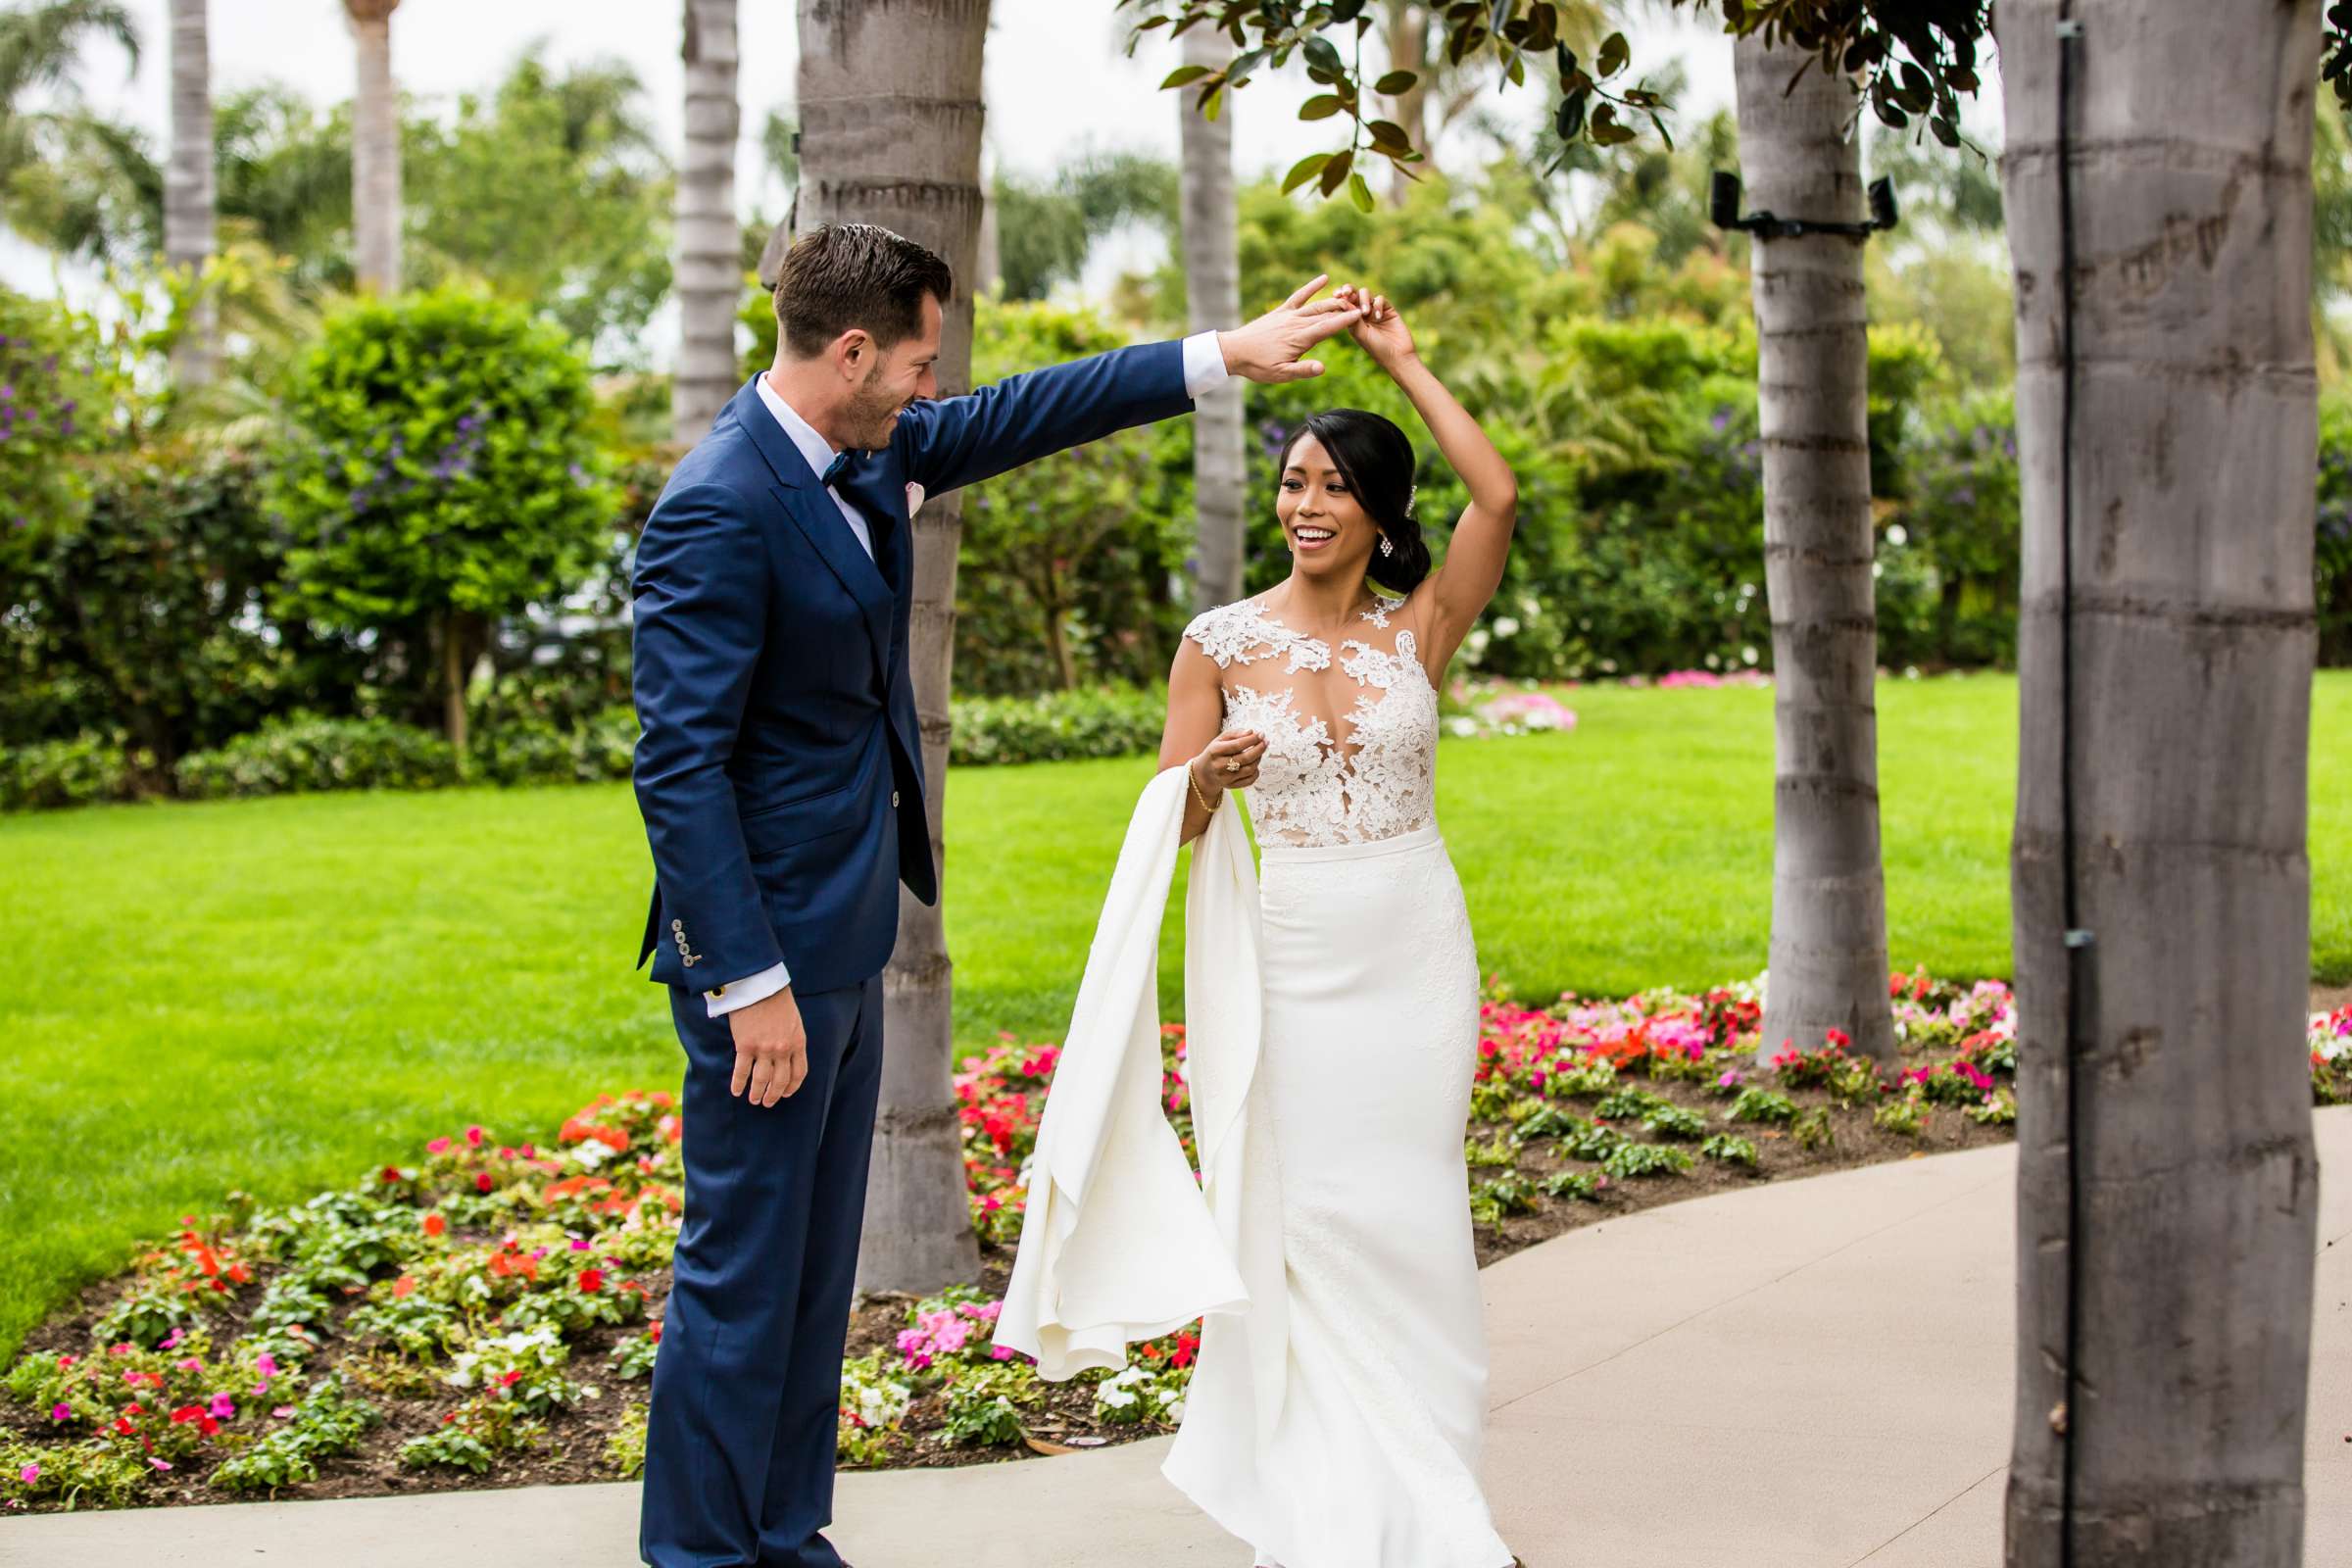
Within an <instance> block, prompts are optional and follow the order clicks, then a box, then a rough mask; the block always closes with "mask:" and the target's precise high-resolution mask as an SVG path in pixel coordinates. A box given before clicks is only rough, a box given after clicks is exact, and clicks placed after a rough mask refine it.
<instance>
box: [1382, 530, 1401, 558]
mask: <svg viewBox="0 0 2352 1568" xmlns="http://www.w3.org/2000/svg"><path fill="white" fill-rule="evenodd" d="M1380 553H1381V554H1382V555H1384V556H1393V555H1395V554H1396V553H1397V546H1396V545H1395V544H1394V543H1393V542H1392V541H1391V540H1390V538H1389V536H1388V535H1387V534H1385V533H1384V534H1382V535H1381V536H1380Z"/></svg>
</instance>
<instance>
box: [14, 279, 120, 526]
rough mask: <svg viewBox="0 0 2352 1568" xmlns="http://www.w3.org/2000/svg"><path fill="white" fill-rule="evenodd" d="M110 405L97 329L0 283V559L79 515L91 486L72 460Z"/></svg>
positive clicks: (98, 430) (89, 443)
mask: <svg viewBox="0 0 2352 1568" xmlns="http://www.w3.org/2000/svg"><path fill="white" fill-rule="evenodd" d="M108 405H109V395H108V393H107V390H106V384H105V381H104V379H103V372H102V368H101V365H100V362H99V354H98V344H97V338H96V332H95V328H94V327H93V326H92V325H91V324H90V323H89V322H88V321H87V320H86V319H83V318H80V317H76V316H74V315H73V313H72V312H71V311H69V310H67V309H65V308H64V307H62V306H60V305H57V304H54V303H52V302H50V301H47V300H35V299H30V298H27V297H26V296H25V295H23V294H19V293H17V292H16V291H14V290H13V289H7V288H0V564H5V565H6V566H8V567H9V568H11V569H12V570H13V568H14V567H15V565H16V564H17V558H18V556H19V554H20V552H22V551H23V550H25V548H27V546H28V545H29V544H30V543H31V542H32V541H33V540H34V539H37V538H39V537H42V536H44V535H47V534H50V533H54V532H57V531H59V530H63V529H67V528H71V527H73V525H74V524H75V523H76V522H78V521H79V519H80V516H81V513H82V510H83V508H84V506H85V505H86V504H87V501H88V496H89V490H88V485H87V482H86V480H85V478H84V476H83V474H82V472H81V469H80V467H79V466H78V465H77V464H75V463H74V462H73V459H75V458H77V457H79V456H81V455H83V454H85V453H88V452H92V451H94V450H96V449H97V447H98V445H99V444H100V441H101V439H102V438H103V436H104V434H105V432H106V427H107V421H106V409H107V407H108Z"/></svg>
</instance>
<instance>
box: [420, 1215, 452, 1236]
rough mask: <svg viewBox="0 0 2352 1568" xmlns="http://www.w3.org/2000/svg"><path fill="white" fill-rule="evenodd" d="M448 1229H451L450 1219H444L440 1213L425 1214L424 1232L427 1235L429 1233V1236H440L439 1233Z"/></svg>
mask: <svg viewBox="0 0 2352 1568" xmlns="http://www.w3.org/2000/svg"><path fill="white" fill-rule="evenodd" d="M447 1229H449V1221H448V1220H446V1219H443V1218H442V1217H441V1216H440V1215H438V1214H427V1215H425V1216H424V1234H425V1235H427V1236H438V1235H440V1234H441V1233H442V1232H443V1231H445V1230H447Z"/></svg>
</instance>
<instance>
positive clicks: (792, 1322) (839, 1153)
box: [638, 975, 882, 1568]
mask: <svg viewBox="0 0 2352 1568" xmlns="http://www.w3.org/2000/svg"><path fill="white" fill-rule="evenodd" d="M796 996H797V993H796ZM797 1000H798V1001H799V1003H800V1008H801V1018H802V1021H803V1022H804V1023H805V1024H806V1025H807V1028H808V1034H809V1076H808V1078H807V1079H806V1080H805V1081H804V1082H803V1083H802V1085H801V1087H800V1089H799V1091H798V1092H797V1093H795V1094H794V1095H793V1096H792V1097H791V1098H790V1099H787V1100H780V1101H778V1102H777V1103H775V1104H773V1105H768V1106H764V1107H763V1106H759V1105H755V1104H753V1103H751V1101H750V1099H749V1094H748V1091H747V1093H746V1098H744V1099H740V1100H739V1099H737V1098H735V1097H734V1096H732V1095H730V1094H729V1093H728V1092H727V1090H728V1085H729V1083H730V1081H731V1080H732V1078H733V1076H734V1071H735V1041H734V1035H733V1033H732V1031H731V1029H730V1027H729V1025H728V1022H727V1020H726V1019H725V1018H724V1017H719V1018H711V1017H709V1016H707V1015H706V1013H707V1009H706V1008H705V1006H704V1005H703V999H702V997H701V996H700V995H699V994H698V993H695V992H692V991H686V990H681V989H678V988H675V987H673V988H671V991H670V1010H671V1012H672V1014H673V1016H674V1017H675V1018H676V1021H677V1027H678V1038H679V1039H680V1040H681V1041H683V1042H684V1043H685V1046H686V1057H687V1066H686V1092H685V1097H684V1103H685V1128H684V1139H683V1152H684V1154H685V1158H686V1206H685V1213H684V1216H683V1225H682V1227H681V1229H680V1231H679V1233H678V1245H677V1254H676V1260H675V1266H674V1277H673V1280H672V1283H671V1285H670V1293H669V1312H668V1316H667V1317H666V1318H665V1319H664V1320H663V1322H662V1348H661V1350H660V1352H659V1353H658V1354H657V1355H656V1357H655V1361H654V1388H653V1409H652V1412H651V1415H650V1417H649V1420H648V1425H647V1431H646V1447H645V1495H644V1511H643V1515H642V1520H641V1525H640V1530H639V1536H638V1551H639V1554H640V1555H641V1556H642V1557H643V1558H644V1559H645V1561H646V1562H648V1563H651V1564H653V1565H654V1568H840V1565H841V1560H842V1559H841V1556H840V1554H839V1553H837V1552H836V1551H834V1549H833V1547H832V1545H831V1544H829V1543H828V1542H826V1541H825V1539H824V1538H823V1537H822V1536H820V1535H819V1534H818V1533H817V1532H818V1531H820V1530H822V1529H823V1528H824V1527H825V1525H826V1524H828V1523H829V1522H830V1521H831V1519H832V1516H833V1453H834V1431H835V1423H836V1421H837V1418H838V1415H837V1413H838V1411H839V1408H840V1402H841V1357H842V1348H843V1344H844V1341H845V1339H846V1337H847V1334H848V1331H849V1320H850V1297H851V1291H852V1287H853V1285H854V1283H855V1281H856V1278H857V1272H858V1230H859V1227H860V1225H861V1223H862V1221H863V1219H864V1215H865V1173H866V1158H867V1155H868V1153H869V1152H870V1151H871V1149H872V1146H873V1138H874V1105H875V1100H876V1097H877V1095H878V1094H879V1092H880V1088H881V1083H882V977H881V976H880V975H875V976H873V977H872V978H870V979H868V980H865V981H863V982H861V983H859V984H858V985H853V986H844V987H841V988H839V989H836V990H831V991H820V992H816V993H813V994H811V995H809V996H800V997H797Z"/></svg>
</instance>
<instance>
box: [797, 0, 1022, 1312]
mask: <svg viewBox="0 0 2352 1568" xmlns="http://www.w3.org/2000/svg"><path fill="white" fill-rule="evenodd" d="M800 31H801V69H800V94H799V96H800V109H801V172H802V178H801V183H800V192H799V200H798V206H797V219H796V221H797V222H798V224H799V225H800V226H801V227H802V228H803V229H809V228H813V227H815V226H817V225H818V224H821V223H826V222H833V221H866V222H878V223H885V224H887V225H889V226H890V227H891V228H893V229H896V230H897V231H899V232H900V233H902V234H905V235H907V237H908V238H909V239H913V240H917V241H919V242H920V243H922V244H924V245H927V246H929V247H930V248H931V249H932V250H934V251H936V252H937V253H938V254H940V255H941V256H943V257H945V258H946V259H947V261H948V265H949V266H950V267H952V268H953V269H954V270H955V272H956V278H957V279H958V286H957V288H956V298H955V300H954V301H953V302H951V303H950V305H949V307H948V311H947V323H946V330H945V336H944V338H943V339H942V343H941V350H940V359H939V364H938V368H937V374H938V377H939V386H940V391H941V394H942V395H943V396H947V395H953V394H955V393H957V392H960V391H962V390H964V389H965V388H966V387H968V386H969V384H970V381H971V365H972V291H971V287H970V279H971V277H972V274H973V264H974V259H975V257H976V255H977V252H978V248H979V238H980V132H981V125H982V122H983V119H984V115H983V111H982V108H981V98H980V63H981V55H982V50H983V48H984V46H985V45H986V43H987V41H988V0H899V3H897V4H895V5H891V6H887V7H883V6H844V5H839V4H834V3H831V0H801V5H800ZM962 532H963V509H962V505H961V498H960V497H959V496H958V495H956V494H949V495H944V496H935V497H933V498H932V499H931V500H929V501H927V502H926V503H924V505H923V507H922V510H921V511H920V512H918V513H917V514H916V515H915V518H914V611H913V621H912V626H911V629H910V633H909V635H910V637H911V639H912V648H911V656H910V657H911V659H912V662H913V676H914V703H915V711H916V714H917V716H918V717H919V719H920V721H921V724H922V731H923V771H924V774H925V776H926V777H927V778H928V779H929V780H930V782H931V788H930V799H929V800H928V801H926V802H925V803H924V804H925V806H926V808H927V809H928V812H929V816H930V830H931V853H932V855H933V856H934V857H935V858H937V859H938V863H939V864H940V867H941V872H942V879H943V886H944V883H945V873H946V859H945V843H944V840H943V837H942V834H941V817H942V808H943V806H944V804H945V802H946V799H947V784H948V691H949V678H950V674H951V669H952V665H953V662H954V659H955V653H956V544H957V541H958V540H959V538H960V537H961V535H962ZM940 915H941V908H940V907H938V906H934V907H928V908H926V907H924V906H922V905H920V904H918V903H916V902H915V901H914V900H913V899H912V898H911V897H909V896H908V895H907V893H906V892H905V890H903V889H902V890H901V892H900V895H899V942H898V951H897V954H896V956H894V957H893V958H892V959H891V963H890V968H889V970H888V971H887V972H886V973H885V975H884V977H883V995H884V998H885V1008H886V1014H885V1025H884V1027H885V1031H886V1033H887V1034H888V1036H889V1039H890V1049H889V1051H888V1052H886V1053H885V1054H884V1056H883V1063H882V1106H881V1112H880V1117H879V1120H878V1121H877V1123H876V1125H875V1128H874V1155H873V1163H872V1167H871V1169H872V1177H871V1181H872V1185H871V1187H870V1188H869V1190H868V1197H867V1200H866V1207H865V1242H864V1247H863V1250H861V1252H860V1253H859V1256H858V1286H859V1289H861V1290H915V1291H929V1290H933V1289H936V1288H937V1287H938V1286H940V1285H941V1284H943V1283H945V1282H947V1281H950V1280H958V1279H970V1278H973V1277H974V1275H975V1274H976V1273H977V1271H978V1268H979V1254H978V1245H977V1243H976V1242H975V1241H974V1240H973V1237H972V1222H971V1213H970V1210H969V1208H968V1207H967V1206H966V1203H965V1200H964V1183H963V1154H962V1141H961V1134H960V1128H959V1126H958V1123H957V1120H956V1094H955V1088H954V1085H953V1083H952V1082H951V1074H950V1065H951V1061H952V1057H953V1044H954V1040H955V1034H954V1027H953V1025H954V1000H955V990H954V984H955V970H954V966H953V965H952V964H951V963H950V962H949V960H948V948H947V938H946V932H945V929H944V927H943V926H942V925H941V921H940Z"/></svg>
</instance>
